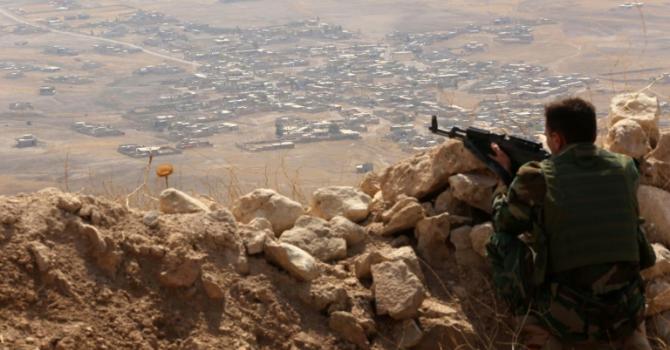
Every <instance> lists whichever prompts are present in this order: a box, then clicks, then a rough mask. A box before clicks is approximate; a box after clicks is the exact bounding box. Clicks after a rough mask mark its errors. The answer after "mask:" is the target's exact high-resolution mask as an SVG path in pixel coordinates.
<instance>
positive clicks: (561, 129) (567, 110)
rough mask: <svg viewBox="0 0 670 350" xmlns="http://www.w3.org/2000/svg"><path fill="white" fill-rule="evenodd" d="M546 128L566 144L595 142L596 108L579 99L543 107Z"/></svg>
mask: <svg viewBox="0 0 670 350" xmlns="http://www.w3.org/2000/svg"><path fill="white" fill-rule="evenodd" d="M544 116H545V118H546V122H547V128H549V130H550V131H553V132H557V133H559V134H561V135H563V137H564V138H565V141H566V142H567V143H568V144H571V143H577V142H590V143H593V142H595V141H596V134H597V132H598V127H597V124H596V108H595V107H593V105H592V104H591V103H590V102H587V101H584V100H582V99H581V98H578V97H575V98H567V99H565V100H560V101H556V102H553V103H550V104H548V105H546V106H545V107H544Z"/></svg>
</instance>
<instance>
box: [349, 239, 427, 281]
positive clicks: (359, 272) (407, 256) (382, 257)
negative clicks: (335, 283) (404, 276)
mask: <svg viewBox="0 0 670 350" xmlns="http://www.w3.org/2000/svg"><path fill="white" fill-rule="evenodd" d="M398 260H400V261H403V262H404V263H405V264H407V266H408V267H409V269H410V271H412V273H414V274H415V275H416V276H417V277H419V279H421V280H422V281H423V280H424V276H423V271H422V270H421V263H420V262H419V258H418V257H417V256H416V253H415V252H414V249H412V247H409V246H406V247H400V248H398V249H382V250H373V251H371V252H367V253H365V254H363V255H360V256H358V257H357V258H356V260H355V261H354V273H355V275H356V277H357V278H358V279H364V278H368V277H370V276H371V275H372V274H371V272H372V266H373V265H375V264H378V263H381V262H385V261H398Z"/></svg>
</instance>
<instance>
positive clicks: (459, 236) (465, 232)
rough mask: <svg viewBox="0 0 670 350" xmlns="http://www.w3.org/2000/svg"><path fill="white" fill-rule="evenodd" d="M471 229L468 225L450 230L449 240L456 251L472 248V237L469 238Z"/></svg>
mask: <svg viewBox="0 0 670 350" xmlns="http://www.w3.org/2000/svg"><path fill="white" fill-rule="evenodd" d="M471 231H472V227H471V226H468V225H466V226H461V227H459V228H456V229H453V230H451V233H450V234H449V240H450V241H451V243H452V244H453V245H454V247H455V248H456V250H457V251H458V250H469V249H472V239H470V232H471Z"/></svg>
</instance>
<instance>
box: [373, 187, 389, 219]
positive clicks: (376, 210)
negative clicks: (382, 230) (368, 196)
mask: <svg viewBox="0 0 670 350" xmlns="http://www.w3.org/2000/svg"><path fill="white" fill-rule="evenodd" d="M384 209H386V202H384V196H383V195H382V191H379V192H377V193H375V195H374V197H372V202H370V216H371V217H372V222H382V221H383V220H382V215H383V213H384Z"/></svg>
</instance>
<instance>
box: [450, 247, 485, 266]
mask: <svg viewBox="0 0 670 350" xmlns="http://www.w3.org/2000/svg"><path fill="white" fill-rule="evenodd" d="M454 257H455V258H456V263H457V264H458V265H460V266H464V267H468V268H474V269H477V270H481V271H485V270H486V269H487V268H488V266H489V265H488V262H487V260H486V259H484V258H483V257H482V256H481V255H479V253H477V252H475V251H474V250H473V249H463V250H457V251H455V252H454Z"/></svg>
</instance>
